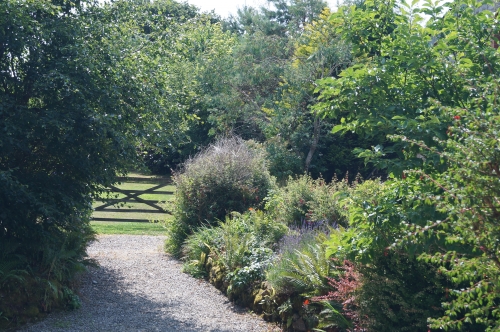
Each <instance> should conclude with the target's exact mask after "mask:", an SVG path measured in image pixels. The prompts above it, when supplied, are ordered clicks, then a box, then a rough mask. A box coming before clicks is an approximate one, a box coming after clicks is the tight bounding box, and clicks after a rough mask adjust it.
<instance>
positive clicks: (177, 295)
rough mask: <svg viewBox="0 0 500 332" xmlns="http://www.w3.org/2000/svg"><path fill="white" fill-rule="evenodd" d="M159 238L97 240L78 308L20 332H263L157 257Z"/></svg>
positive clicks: (260, 326) (259, 322)
mask: <svg viewBox="0 0 500 332" xmlns="http://www.w3.org/2000/svg"><path fill="white" fill-rule="evenodd" d="M164 239H165V238H164V237H158V236H129V235H111V236H100V237H99V239H98V241H96V242H94V243H92V244H91V246H90V247H89V251H88V252H89V255H90V256H91V257H92V258H94V259H96V260H97V261H98V262H99V264H100V267H99V268H93V269H91V271H90V273H89V274H88V275H86V276H85V277H84V278H83V280H82V287H81V293H80V297H81V300H82V307H81V308H80V309H78V310H75V311H72V312H60V313H55V314H51V315H49V317H48V318H47V319H45V320H44V321H42V322H40V323H38V324H35V325H32V326H29V327H25V328H23V329H22V330H21V331H26V332H27V331H33V332H35V331H36V332H42V331H68V332H69V331H85V332H97V331H110V332H111V331H112V332H114V331H120V332H122V331H136V332H137V331H186V332H191V331H221V332H229V331H245V332H250V331H269V330H271V328H272V326H271V325H268V324H267V323H265V322H264V321H263V320H262V319H260V318H259V317H257V316H255V315H252V314H250V313H247V312H245V311H244V310H241V309H238V308H237V307H235V306H233V305H232V304H231V303H230V302H229V301H228V300H227V298H226V297H225V296H223V295H222V294H221V293H220V292H219V291H218V290H216V289H215V288H214V287H212V286H211V285H209V284H207V283H206V282H204V281H201V280H197V279H194V278H191V277H190V276H188V275H186V274H184V273H182V272H181V265H180V264H179V262H178V261H176V260H174V259H172V258H170V257H169V256H168V255H165V254H164V253H162V246H163V241H164Z"/></svg>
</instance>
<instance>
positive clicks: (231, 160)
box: [167, 138, 274, 256]
mask: <svg viewBox="0 0 500 332" xmlns="http://www.w3.org/2000/svg"><path fill="white" fill-rule="evenodd" d="M174 182H175V184H176V185H177V190H176V200H175V206H174V219H173V220H172V221H170V222H168V224H167V225H168V227H169V231H170V234H171V235H170V238H169V239H168V240H167V250H168V251H170V252H171V253H172V254H174V255H177V256H178V255H179V254H180V249H181V246H182V243H183V242H184V240H185V239H186V237H187V236H188V235H189V234H192V233H193V232H194V231H195V230H196V229H197V228H198V227H200V226H201V225H204V224H208V225H215V224H218V223H219V220H223V219H224V218H225V216H226V215H228V214H229V213H230V212H232V211H236V212H244V211H246V210H247V209H248V208H250V207H252V208H258V207H259V206H261V205H262V200H263V198H264V197H265V196H266V194H267V191H268V190H269V189H270V188H272V187H273V185H274V181H273V179H272V178H271V176H270V175H269V171H268V170H267V166H266V161H265V159H264V154H263V153H262V152H261V151H260V150H257V149H251V148H249V147H248V145H247V144H246V143H245V142H244V141H243V140H241V139H239V138H225V139H221V140H219V141H218V142H217V143H215V144H213V145H211V146H209V147H208V148H206V149H205V150H204V151H202V152H200V153H199V154H198V155H197V156H195V157H194V158H192V159H190V160H189V161H187V162H186V163H185V164H184V166H183V169H182V171H180V172H179V173H177V174H175V175H174Z"/></svg>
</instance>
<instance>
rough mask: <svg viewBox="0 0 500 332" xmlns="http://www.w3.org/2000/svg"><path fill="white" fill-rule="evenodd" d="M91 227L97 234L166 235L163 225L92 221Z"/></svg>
mask: <svg viewBox="0 0 500 332" xmlns="http://www.w3.org/2000/svg"><path fill="white" fill-rule="evenodd" d="M90 225H91V226H92V228H93V229H94V230H95V231H96V232H97V234H127V235H166V230H165V227H164V226H163V224H162V223H150V222H119V221H112V222H108V221H92V222H90Z"/></svg>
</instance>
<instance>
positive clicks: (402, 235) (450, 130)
mask: <svg viewBox="0 0 500 332" xmlns="http://www.w3.org/2000/svg"><path fill="white" fill-rule="evenodd" d="M373 4H377V2H376V1H375V2H373V3H372V2H370V3H368V8H372V9H370V11H373V12H377V10H379V9H377V7H372V6H373ZM494 8H496V7H495V6H493V5H492V3H490V2H487V1H485V2H477V1H467V0H464V1H462V0H460V1H454V2H452V3H450V4H449V7H448V8H447V11H448V12H447V13H445V14H444V15H443V14H442V13H443V7H441V6H438V5H437V4H436V3H433V2H427V3H426V4H425V5H424V8H423V9H422V10H421V11H423V12H425V13H426V14H428V15H430V16H431V19H430V20H429V21H428V23H427V24H426V26H421V25H420V24H418V22H419V20H421V17H420V16H419V14H418V12H419V11H420V10H417V9H415V8H412V7H411V6H409V5H407V4H405V3H402V6H401V7H400V11H399V12H400V14H398V15H396V14H395V12H394V11H392V13H391V14H390V15H393V17H394V24H395V27H394V29H393V31H392V32H391V33H390V34H389V35H387V37H382V38H375V39H368V40H366V39H362V40H361V41H363V42H365V41H367V42H369V43H370V44H369V45H368V44H363V43H359V40H358V44H359V49H360V52H362V54H363V57H362V58H361V57H360V59H359V60H360V61H359V64H358V65H356V66H354V67H353V68H351V69H349V70H348V71H345V73H344V74H343V75H342V78H340V79H339V80H338V81H333V80H329V81H323V82H322V83H320V84H322V87H323V89H324V88H326V87H327V86H328V87H329V88H328V89H324V90H322V91H323V92H322V94H323V98H324V101H325V104H323V106H324V105H327V104H329V105H331V106H332V108H331V109H332V110H333V111H332V112H330V114H331V115H335V116H339V120H340V124H339V126H338V127H337V128H336V130H346V129H351V130H356V131H360V132H368V133H369V132H370V131H374V130H381V129H382V130H384V131H386V132H387V133H389V134H391V135H390V136H389V138H390V139H391V140H393V142H394V145H392V147H391V150H386V149H385V147H382V146H377V147H375V149H373V150H372V151H364V152H362V153H361V156H364V157H366V158H367V159H368V160H374V161H375V162H376V163H378V165H379V166H381V167H389V168H390V169H391V170H392V171H393V180H391V181H389V182H387V183H386V187H385V189H384V190H383V191H382V192H381V195H379V196H378V197H377V199H376V200H373V201H361V200H360V201H357V203H355V204H353V205H352V206H351V208H350V219H351V225H352V226H353V227H355V229H354V230H352V231H351V232H347V233H346V236H345V238H344V241H340V242H339V241H336V240H333V239H332V240H331V243H330V247H331V248H332V252H336V253H341V252H343V253H344V254H345V255H348V256H349V257H351V258H353V259H357V260H358V261H360V262H363V261H364V262H367V261H370V260H373V259H375V258H379V257H383V256H384V253H387V251H390V250H395V252H397V251H399V250H402V251H403V252H405V254H407V255H409V256H410V257H412V256H413V255H416V257H418V259H419V260H423V261H425V262H428V263H432V264H433V265H434V266H435V267H436V268H437V269H438V272H439V273H440V274H441V275H443V276H445V277H446V278H447V280H448V281H447V282H449V287H448V286H447V287H446V289H445V296H444V297H445V300H444V302H443V310H444V314H443V315H442V316H441V317H430V316H429V320H428V326H429V327H430V328H436V329H438V328H439V329H444V330H463V329H465V330H470V331H473V330H481V331H496V330H498V329H499V328H500V326H499V323H498V322H499V321H500V319H499V318H500V316H499V315H500V311H499V310H498V309H497V308H498V304H499V301H500V298H499V295H498V294H499V288H498V287H499V285H500V264H499V258H498V255H499V249H500V248H499V243H498V238H499V233H498V230H499V228H498V223H497V219H498V218H497V217H498V209H499V205H498V202H499V197H500V195H499V192H498V188H499V186H498V174H499V168H498V165H499V155H498V148H499V145H498V144H499V143H498V139H497V137H498V131H499V126H498V119H499V110H498V107H497V105H498V95H499V83H500V80H499V77H500V76H499V74H498V63H499V61H498V60H499V59H498V52H497V50H496V47H497V46H496V45H497V44H496V42H497V36H498V28H497V27H498V25H497V23H498V22H497V18H496V15H495V14H494V13H493V12H492V11H491V9H494ZM370 11H364V10H359V9H353V12H351V14H350V15H353V16H350V17H357V15H358V16H361V17H365V19H368V18H369V17H370ZM382 14H383V13H381V15H382ZM364 15H366V16H364ZM380 26H382V25H380ZM353 41H355V40H353ZM368 46H369V50H371V51H369V50H368V49H367V48H366V47H368ZM361 60H363V61H361ZM375 83H376V84H375ZM354 94H356V98H351V97H353V96H354ZM334 96H339V99H337V98H332V97H334ZM372 96H373V98H372ZM382 96H383V97H382ZM379 97H381V98H379ZM330 98H332V99H330ZM348 98H351V100H352V102H350V101H349V100H348ZM410 101H411V102H410ZM355 103H356V104H355ZM348 105H350V106H351V108H350V109H353V110H355V112H351V113H350V114H346V113H342V112H343V111H342V110H343V109H344V110H346V109H348V108H345V107H346V106H348ZM342 118H343V119H342Z"/></svg>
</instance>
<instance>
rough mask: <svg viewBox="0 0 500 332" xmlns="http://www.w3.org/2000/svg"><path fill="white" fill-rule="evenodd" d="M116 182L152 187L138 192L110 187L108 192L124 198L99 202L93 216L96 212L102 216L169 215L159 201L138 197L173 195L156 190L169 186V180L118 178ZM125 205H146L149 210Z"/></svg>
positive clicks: (130, 219) (141, 220) (126, 219)
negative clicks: (104, 213) (104, 214)
mask: <svg viewBox="0 0 500 332" xmlns="http://www.w3.org/2000/svg"><path fill="white" fill-rule="evenodd" d="M118 182H120V183H139V184H151V185H152V187H150V188H147V189H144V190H139V189H120V188H118V187H116V186H110V187H109V191H110V192H112V193H116V194H123V195H125V197H122V198H107V199H103V200H99V202H100V203H102V204H100V205H96V206H94V214H95V212H98V214H100V215H102V214H103V212H106V213H120V214H121V213H135V214H137V213H139V214H151V213H152V214H158V217H159V218H160V217H161V216H160V214H163V215H166V214H170V212H169V211H167V210H165V209H164V208H162V207H161V206H160V205H159V202H160V201H161V200H151V199H142V198H141V197H140V196H142V195H144V194H150V195H173V194H174V192H173V191H165V190H163V191H162V190H158V189H161V188H164V187H166V186H168V185H171V184H172V182H171V181H170V179H166V178H147V177H120V178H118ZM127 203H132V204H134V205H143V206H144V205H147V206H149V209H145V208H129V207H127V206H126V205H127ZM119 205H123V207H119ZM92 220H94V221H133V222H149V221H150V219H144V218H142V219H141V218H116V217H109V218H107V217H96V216H93V217H92Z"/></svg>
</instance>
